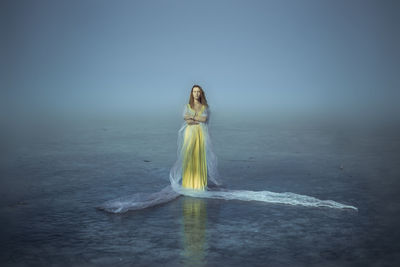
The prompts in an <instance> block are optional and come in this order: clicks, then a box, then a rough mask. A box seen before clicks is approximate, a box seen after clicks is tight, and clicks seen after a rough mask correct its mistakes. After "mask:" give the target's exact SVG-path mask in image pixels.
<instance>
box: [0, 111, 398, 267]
mask: <svg viewBox="0 0 400 267" xmlns="http://www.w3.org/2000/svg"><path fill="white" fill-rule="evenodd" d="M47 127H48V128H44V127H42V128H41V129H42V131H38V133H40V134H33V135H32V136H30V135H26V136H24V139H23V141H21V142H20V143H18V145H17V146H16V144H15V143H12V144H11V145H10V147H9V150H5V151H6V152H4V151H3V155H2V159H3V161H4V164H2V166H1V189H0V190H1V191H0V193H1V196H0V199H1V206H0V209H1V213H0V214H1V215H0V216H1V220H0V223H1V228H0V229H1V245H0V246H1V248H0V251H1V252H0V253H1V254H0V256H1V257H0V264H1V266H25V265H29V266H50V265H53V266H54V265H56V266H109V265H113V266H130V265H138V266H149V265H151V266H154V265H167V266H217V265H219V266H242V265H243V263H247V264H248V266H394V265H396V264H395V263H397V262H399V261H400V242H399V241H398V240H400V231H399V225H400V217H399V216H400V195H399V188H400V179H399V177H400V167H399V166H400V164H399V162H400V161H399V152H400V128H397V127H394V126H393V127H391V128H377V129H376V128H367V129H361V128H357V127H353V128H352V127H349V126H346V127H345V126H340V127H339V126H337V125H336V126H328V125H321V124H318V125H317V124H301V123H297V124H290V123H282V124H280V123H273V122H262V123H260V122H259V121H257V122H248V121H247V122H246V124H236V123H231V122H230V121H224V123H219V124H215V125H211V127H210V132H211V137H212V141H213V144H214V148H215V152H216V155H217V157H218V160H219V172H220V174H221V175H222V177H223V179H224V182H225V183H226V185H227V187H228V188H231V189H246V190H255V191H258V190H269V191H273V192H293V193H299V194H304V195H309V196H314V197H317V198H319V199H331V200H334V201H337V202H340V203H343V204H349V205H354V206H356V207H358V211H354V210H347V209H346V210H340V209H331V208H309V207H301V206H289V205H284V204H268V203H262V202H255V201H250V202H247V201H238V200H219V199H198V198H191V197H186V196H180V197H179V198H177V199H176V200H173V201H171V202H169V203H166V204H163V205H160V206H156V207H153V208H149V209H145V210H141V211H129V212H127V213H124V214H110V213H106V212H103V211H100V210H97V209H96V208H95V206H96V205H98V204H100V203H102V202H103V201H106V200H109V199H113V198H116V197H119V196H126V195H129V194H132V193H136V192H155V191H159V190H160V189H162V188H163V187H165V186H166V185H168V183H169V180H168V174H169V168H170V167H171V166H172V164H173V163H174V162H175V160H176V148H177V147H176V140H177V131H178V128H179V127H180V122H176V120H175V121H173V122H172V123H169V122H166V121H160V122H155V121H154V120H148V121H146V122H145V123H143V122H140V123H139V122H138V121H135V120H133V119H132V120H108V121H90V122H86V123H73V124H68V125H67V124H66V125H64V126H63V127H61V126H60V127H59V126H55V125H53V126H51V125H47ZM16 140H17V139H16ZM3 141H4V140H3ZM11 146H12V147H11ZM5 153H7V154H5Z"/></svg>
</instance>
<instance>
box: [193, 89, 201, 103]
mask: <svg viewBox="0 0 400 267" xmlns="http://www.w3.org/2000/svg"><path fill="white" fill-rule="evenodd" d="M200 94H201V91H200V88H199V87H195V88H193V98H194V99H197V100H199V99H200Z"/></svg>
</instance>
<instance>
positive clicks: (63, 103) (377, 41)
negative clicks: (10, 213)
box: [0, 0, 400, 114]
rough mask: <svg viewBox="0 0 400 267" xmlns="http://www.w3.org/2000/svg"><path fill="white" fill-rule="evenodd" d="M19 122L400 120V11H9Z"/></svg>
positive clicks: (292, 6)
mask: <svg viewBox="0 0 400 267" xmlns="http://www.w3.org/2000/svg"><path fill="white" fill-rule="evenodd" d="M0 5H1V8H0V10H1V11H0V12H1V31H2V34H1V35H2V44H1V46H0V48H1V57H2V60H1V76H2V78H1V80H2V84H1V87H2V88H1V94H2V97H1V99H2V101H1V102H2V106H3V108H5V109H6V110H8V111H9V112H11V111H14V112H15V111H17V110H18V112H20V113H21V112H22V113H24V112H26V113H27V114H28V113H31V112H34V111H42V110H44V111H46V112H54V113H57V112H67V113H68V112H71V113H74V112H75V113H80V114H83V113H85V112H88V113H89V112H99V114H100V113H101V112H103V113H104V112H105V113H107V112H108V113H112V112H126V113H130V112H131V113H143V114H144V113H146V112H149V111H151V112H153V113H154V114H166V113H168V112H169V113H171V114H175V113H177V112H180V110H181V107H182V105H183V104H184V103H186V102H187V100H188V97H189V92H190V89H191V86H192V85H193V84H194V83H198V84H200V85H201V86H203V89H204V90H205V92H206V96H207V98H208V102H209V104H210V107H212V108H213V110H214V111H218V112H220V113H225V114H236V113H239V112H248V113H249V114H252V113H258V114H263V113H268V112H274V111H277V112H281V111H285V112H293V113H295V112H299V111H302V110H303V111H304V110H311V111H313V112H319V111H321V110H336V111H344V110H346V112H364V111H366V110H369V111H370V112H371V111H373V112H381V111H385V112H394V111H398V108H397V103H396V102H397V100H398V96H399V93H398V87H399V78H398V76H399V75H398V74H399V73H398V72H399V71H398V70H399V69H400V66H399V65H400V64H399V59H400V57H399V55H400V53H399V47H400V42H399V39H400V38H399V30H398V26H399V18H398V14H399V11H400V9H399V4H397V3H396V1H364V0H362V1H354V0H351V1H348V0H343V1H320V0H315V1H294V0H293V1H288V0H286V1H281V0H279V1H249V0H246V1H215V0H213V1H186V0H185V1H161V0H160V1H99V0H92V1H54V0H51V1H43V0H40V1H39V0H37V1H2V2H1V4H0Z"/></svg>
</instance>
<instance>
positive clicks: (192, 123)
mask: <svg viewBox="0 0 400 267" xmlns="http://www.w3.org/2000/svg"><path fill="white" fill-rule="evenodd" d="M186 122H187V124H189V125H194V124H199V122H197V121H195V120H193V119H188V120H186Z"/></svg>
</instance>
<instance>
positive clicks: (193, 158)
mask: <svg viewBox="0 0 400 267" xmlns="http://www.w3.org/2000/svg"><path fill="white" fill-rule="evenodd" d="M209 113H210V112H209V107H208V104H207V99H206V96H205V93H204V91H203V89H202V88H201V86H200V85H197V84H195V85H193V87H192V90H191V92H190V97H189V103H187V104H186V105H185V106H184V108H183V114H182V115H183V118H184V120H185V122H184V123H183V125H182V127H181V129H180V130H179V131H178V160H177V161H176V163H175V164H174V166H173V167H172V168H171V171H170V181H171V185H172V186H173V188H174V189H175V190H176V191H177V192H180V191H181V190H186V191H187V192H189V191H188V190H202V191H204V190H207V189H209V186H208V183H207V182H208V180H209V181H210V183H211V184H212V185H215V186H221V181H220V179H219V175H218V170H217V165H218V164H217V157H216V156H215V154H214V152H213V148H212V144H211V138H210V135H209V133H208V122H209Z"/></svg>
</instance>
